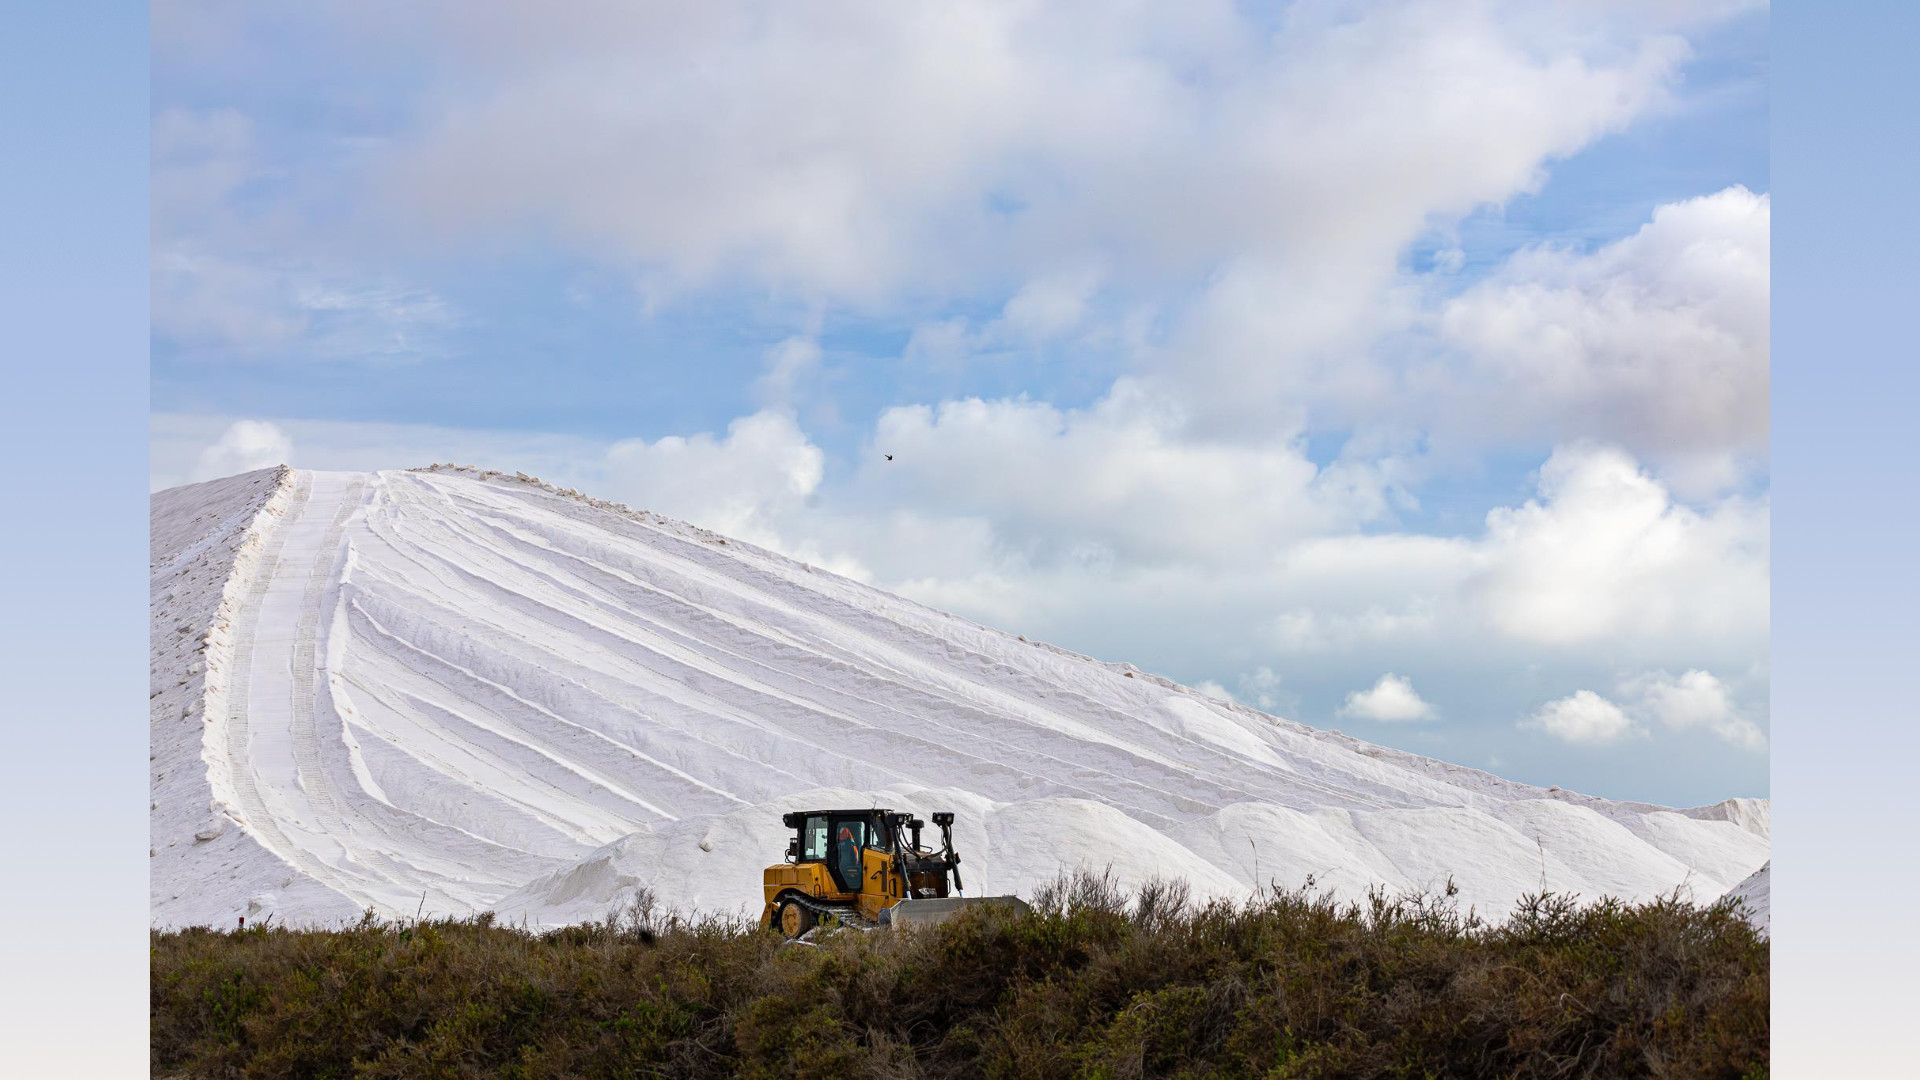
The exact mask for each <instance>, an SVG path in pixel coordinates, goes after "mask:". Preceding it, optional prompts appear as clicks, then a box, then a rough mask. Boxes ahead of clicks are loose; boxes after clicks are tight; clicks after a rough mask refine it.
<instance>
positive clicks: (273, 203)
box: [152, 2, 1769, 803]
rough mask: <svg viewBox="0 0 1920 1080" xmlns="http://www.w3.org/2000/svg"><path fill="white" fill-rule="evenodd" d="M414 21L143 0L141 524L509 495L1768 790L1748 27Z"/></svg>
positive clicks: (1612, 789) (1099, 645)
mask: <svg viewBox="0 0 1920 1080" xmlns="http://www.w3.org/2000/svg"><path fill="white" fill-rule="evenodd" d="M455 11H456V9H455V8H453V7H444V8H435V7H432V6H428V7H426V8H421V9H414V10H411V11H409V12H408V13H405V14H393V13H389V12H385V11H382V10H380V9H378V8H376V7H371V6H358V5H347V6H344V7H327V8H325V9H314V10H296V9H273V10H268V11H261V10H249V11H245V12H238V11H235V10H232V9H229V8H227V7H224V6H222V5H208V4H195V3H187V4H180V5H169V6H166V7H164V8H163V9H156V15H155V47H154V70H153V100H152V109H153V117H154V166H153V167H154V192H155V195H154V205H153V235H154V336H153V367H152V371H153V389H152V396H153V410H154V422H153V483H154V484H155V485H156V486H166V485H169V484H173V483H181V482H187V481H190V480H195V479H203V478H207V477H209V476H211V475H219V474H221V473H223V472H231V471H237V470H238V469H240V468H245V467H253V466H256V465H258V464H261V463H265V462H267V461H270V460H272V461H277V460H280V459H282V458H287V459H291V460H292V461H293V463H294V464H297V465H301V466H307V467H318V468H328V467H339V468H370V467H406V466H409V465H414V464H421V463H425V462H427V461H431V460H447V459H455V458H457V459H459V460H463V461H467V460H477V461H479V462H481V463H483V464H488V465H494V466H497V467H503V468H518V469H525V470H526V471H529V472H534V473H538V474H540V475H543V476H546V477H547V478H549V479H555V480H563V481H566V482H571V483H575V484H578V485H579V486H582V487H583V488H586V489H587V490H590V491H595V492H597V493H601V494H605V495H608V496H610V497H615V498H621V499H624V500H625V501H628V502H631V503H634V504H637V505H645V506H649V507H651V508H654V509H657V510H660V511H663V512H667V513H672V514H676V515H678V516H683V517H687V518H689V519H691V520H695V521H697V522H700V523H702V524H706V525H708V526H710V527H713V528H717V529H721V530H722V531H728V532H733V533H735V534H738V535H741V536H743V537H744V538H747V539H751V540H755V541H757V542H761V543H766V544H769V545H772V546H776V547H779V548H781V549H783V550H786V551H788V552H790V553H793V554H796V555H798V556H800V557H803V558H808V559H810V560H812V561H816V562H819V563H822V564H823V565H826V566H829V567H831V568H834V569H838V570H841V571H843V572H848V573H853V574H856V575H857V576H860V577H862V578H864V579H866V580H869V581H872V582H874V583H875V584H878V585H881V586H883V587H887V588H891V589H895V590H898V591H902V592H905V593H907V594H909V595H913V596H916V597H918V598H920V599H923V600H926V601H927V602H929V603H934V604H936V605H939V606H943V607H948V608H951V609H954V610H958V611H960V612H962V613H964V614H967V615H970V616H973V617H976V618H979V619H981V620H983V621H986V622H988V623H991V624H994V625H998V626H1002V627H1004V628H1006V629H1009V630H1013V631H1016V632H1021V633H1025V634H1027V635H1028V636H1030V637H1038V638H1043V639H1047V640H1052V641H1056V642H1058V643H1060V644H1062V645H1066V646H1069V647H1072V648H1076V649H1080V650H1083V651H1087V652H1091V653H1094V654H1096V655H1099V656H1102V657H1105V658H1110V659H1126V660H1131V661H1133V662H1134V663H1136V664H1138V665H1140V666H1142V667H1145V668H1148V669H1150V670H1156V671H1161V672H1164V673H1166V674H1168V675H1170V676H1172V677H1175V678H1178V679H1181V680H1182V681H1187V682H1191V683H1195V684H1202V683H1205V684H1209V685H1211V686H1212V687H1213V688H1214V689H1215V690H1216V691H1217V692H1220V693H1223V694H1229V695H1232V696H1234V697H1236V698H1238V699H1240V700H1242V701H1246V702H1248V703H1250V704H1256V705H1259V706H1260V707H1263V708H1269V709H1272V710H1274V711H1276V712H1280V713H1283V714H1285V715H1289V716H1292V717H1294V718H1296V719H1300V720H1303V721H1305V722H1308V723H1314V724H1318V725H1323V726H1336V727H1340V728H1342V729H1343V730H1348V731H1350V732H1352V733H1354V734H1357V735H1360V736H1362V737H1364V738H1368V739H1372V740H1375V741H1379V742H1385V743H1390V744H1393V745H1399V746H1405V747H1407V748H1409V749H1413V750H1417V751H1421V752H1425V753H1432V754H1435V755H1437V756H1441V757H1446V758H1449V759H1451V760H1456V761H1461V762H1463V763H1466V764H1471V765H1478V766H1483V767H1488V768H1492V769H1494V770H1495V771H1498V772H1502V773H1504V774H1507V775H1511V776H1516V777H1518V778H1522V779H1527V780H1532V781H1536V782H1541V783H1558V784H1562V785H1564V786H1570V787H1577V788H1582V789H1585V790H1592V791H1595V792H1598V793H1602V794H1607V795H1612V796H1616V797H1634V798H1647V799H1653V800H1657V801H1663V802H1673V803H1695V802H1705V801H1712V800H1715V799H1719V798H1724V797H1727V796H1729V795H1736V794H1749V795H1762V794H1765V793H1766V791H1767V775H1768V773H1767V749H1766V747H1767V739H1766V731H1767V728H1768V714H1767V696H1768V695H1767V691H1768V675H1767V666H1768V644H1767V643H1768V618H1767V611H1768V596H1767V580H1768V554H1767V534H1768V530H1769V523H1768V512H1769V511H1768V498H1767V495H1768V488H1769V479H1768V478H1769V465H1768V452H1767V445H1768V435H1767V386H1768V362H1769V361H1768V352H1767V344H1766V339H1767V324H1766V318H1767V316H1766V309H1767V299H1768V298H1767V275H1766V261H1767V243H1768V228H1769V225H1768V220H1769V208H1768V201H1767V198H1766V195H1767V192H1768V191H1769V175H1768V143H1767V122H1768V100H1767V85H1768V74H1767V61H1768V13H1767V11H1766V10H1765V9H1764V8H1762V7H1754V6H1748V5H1740V4H1732V5H1729V4H1721V3H1711V4H1699V5H1688V4H1676V5H1658V6H1652V7H1650V8H1648V9H1647V10H1644V11H1640V10H1635V9H1633V8H1631V7H1619V6H1607V7H1602V8H1597V9H1595V10H1592V11H1588V10H1586V9H1583V8H1580V7H1579V6H1577V5H1576V6H1573V7H1570V8H1568V9H1565V10H1556V12H1555V13H1554V14H1552V15H1547V14H1542V13H1539V12H1534V11H1532V10H1531V6H1530V5H1502V4H1497V3H1478V2H1476V3H1464V2H1463V3H1451V2H1433V3H1397V2H1381V3H1372V4H1365V5H1360V6H1358V7H1352V6H1346V7H1338V8H1336V7H1334V6H1330V5H1322V4H1315V3H1301V4H1294V5H1283V6H1275V7H1259V8H1254V7H1245V8H1241V7H1235V6H1233V5H1218V6H1214V5H1193V6H1191V7H1188V8H1186V9H1185V10H1183V11H1181V12H1179V13H1178V14H1177V15H1175V14H1173V13H1171V12H1162V11H1156V10H1155V9H1154V8H1152V7H1150V6H1138V7H1135V6H1127V5H1121V6H1119V7H1087V8H1078V7H1075V6H1074V5H1064V6H1061V7H1058V8H1054V9H1050V10H1048V11H1047V12H1044V13H1036V12H1035V11H1033V10H1030V9H1027V8H1025V7H1022V6H1021V5H1012V4H1009V5H999V4H985V5H980V6H979V7H977V8H975V9H970V10H968V11H964V12H959V11H953V10H948V9H941V8H938V7H932V8H923V7H920V6H917V5H911V4H909V5H892V6H888V7H886V8H884V9H880V8H864V9H863V8H857V7H856V8H847V9H842V8H838V7H835V6H831V5H829V6H823V7H820V8H817V9H811V10H810V11H809V12H808V13H796V12H794V11H792V10H790V9H782V8H780V7H778V6H765V5H757V4H737V5H735V4H718V5H712V6H711V7H707V8H704V9H703V10H702V11H701V12H700V13H698V14H690V13H685V12H682V13H660V12H642V11H627V10H623V9H620V8H609V9H600V8H583V9H580V10H578V11H576V12H573V13H571V14H569V15H568V16H567V17H565V18H550V19H544V20H532V19H530V17H529V16H527V15H526V14H525V13H524V12H523V11H521V9H518V8H517V7H515V6H513V5H500V6H495V5H488V4H481V5H467V6H461V7H460V8H459V9H458V17H456V14H455ZM887 452H891V453H895V454H896V461H895V462H893V463H885V462H884V459H883V458H880V457H879V455H880V454H882V453H887Z"/></svg>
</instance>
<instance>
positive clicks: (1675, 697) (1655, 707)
mask: <svg viewBox="0 0 1920 1080" xmlns="http://www.w3.org/2000/svg"><path fill="white" fill-rule="evenodd" d="M1621 689H1622V691H1623V692H1625V693H1629V694H1633V695H1636V696H1637V697H1638V698H1639V702H1640V708H1641V709H1643V710H1645V711H1646V712H1647V713H1648V714H1649V715H1651V716H1652V717H1653V718H1654V719H1656V720H1658V721H1659V722H1660V723H1662V724H1665V725H1667V726H1668V727H1670V728H1674V729H1679V730H1686V729H1692V728H1705V729H1707V730H1709V731H1711V732H1713V733H1714V734H1715V735H1718V736H1719V737H1720V738H1722V739H1725V740H1726V741H1727V742H1730V743H1732V744H1733V745H1735V746H1738V747H1741V748H1743V749H1748V750H1759V749H1762V748H1764V747H1765V746H1766V744H1767V738H1766V736H1765V735H1763V734H1761V732H1760V728H1759V727H1758V726H1757V725H1755V724H1754V723H1753V721H1751V720H1749V719H1747V718H1746V717H1745V716H1743V715H1741V713H1740V710H1739V709H1738V708H1737V707H1736V706H1735V704H1734V700H1733V692H1732V690H1731V689H1730V688H1729V687H1728V686H1727V684H1726V683H1724V682H1721V681H1720V680H1719V679H1717V678H1715V677H1714V676H1713V675H1712V673H1710V672H1706V671H1699V670H1694V671H1688V672H1685V673H1683V674H1681V675H1680V676H1679V677H1678V678H1675V677H1674V676H1672V675H1669V674H1667V673H1666V672H1650V673H1648V674H1645V675H1641V676H1639V677H1637V678H1634V679H1629V680H1627V681H1626V682H1625V683H1623V684H1622V687H1621Z"/></svg>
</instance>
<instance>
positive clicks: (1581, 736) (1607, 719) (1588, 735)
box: [1520, 690, 1645, 746]
mask: <svg viewBox="0 0 1920 1080" xmlns="http://www.w3.org/2000/svg"><path fill="white" fill-rule="evenodd" d="M1520 726H1521V727H1527V728H1536V729H1538V730H1541V731H1544V732H1546V733H1547V734H1549V735H1552V736H1553V737H1554V738H1556V739H1560V740H1563V741H1565V742H1570V743H1577V744H1580V745H1584V746H1602V745H1606V744H1608V743H1616V742H1619V741H1620V740H1622V739H1625V738H1628V737H1630V736H1638V735H1643V734H1645V732H1644V730H1643V729H1642V728H1641V727H1640V726H1639V725H1638V724H1636V723H1635V722H1634V721H1633V719H1632V718H1631V717H1629V716H1628V715H1627V714H1626V711H1625V710H1623V709H1621V708H1620V706H1618V705H1615V704H1614V703H1613V702H1611V701H1608V700H1607V699H1606V698H1603V697H1601V696H1600V695H1599V694H1596V693H1594V692H1593V691H1591V690H1579V691H1576V692H1574V694H1573V695H1572V696H1570V697H1563V698H1560V699H1558V700H1556V701H1549V702H1547V703H1546V704H1545V705H1542V706H1540V709H1539V711H1538V712H1536V713H1534V714H1533V715H1532V716H1530V717H1528V718H1527V719H1525V720H1522V721H1521V722H1520Z"/></svg>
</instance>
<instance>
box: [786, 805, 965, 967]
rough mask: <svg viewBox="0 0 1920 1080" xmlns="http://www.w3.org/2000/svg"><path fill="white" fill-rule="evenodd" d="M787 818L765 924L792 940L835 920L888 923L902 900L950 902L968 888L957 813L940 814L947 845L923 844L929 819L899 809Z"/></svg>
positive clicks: (810, 812) (812, 812)
mask: <svg viewBox="0 0 1920 1080" xmlns="http://www.w3.org/2000/svg"><path fill="white" fill-rule="evenodd" d="M781 820H782V822H783V823H784V824H785V825H786V826H787V828H789V829H792V830H793V835H792V836H791V837H790V838H789V839H788V841H787V858H786V861H785V862H784V863H778V864H775V865H773V866H769V867H767V869H766V873H765V878H764V882H763V884H764V891H765V900H766V906H765V908H764V909H763V910H762V913H761V918H760V924H761V926H763V927H776V928H778V929H779V930H780V931H781V932H782V933H783V934H785V935H786V936H788V937H798V936H800V935H801V934H803V933H805V932H806V931H807V930H809V929H811V928H812V927H813V926H814V925H815V924H816V923H817V922H818V921H819V920H820V919H823V918H828V917H832V918H836V919H838V920H839V921H840V922H842V923H844V924H848V925H853V926H873V925H877V924H881V923H885V922H887V921H888V920H887V919H886V918H885V916H884V913H886V912H888V911H889V910H890V909H892V908H894V907H896V906H897V905H899V904H900V903H901V902H902V901H922V900H927V901H931V900H943V899H947V898H949V897H953V896H955V894H957V893H958V892H959V890H960V888H961V885H960V856H959V855H958V854H957V853H955V851H954V850H953V815H952V814H949V813H940V814H934V815H933V821H934V824H935V825H936V826H937V827H938V828H939V830H940V846H939V847H932V846H930V845H928V844H926V843H923V841H922V839H921V837H922V830H923V829H925V827H926V822H924V821H922V820H921V819H919V818H917V817H914V816H913V815H911V814H905V813H897V812H895V811H892V810H882V809H866V810H799V811H794V812H792V813H789V814H786V815H784V816H783V817H782V819H781ZM955 902H956V903H957V902H958V901H955Z"/></svg>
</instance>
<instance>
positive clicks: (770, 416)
mask: <svg viewBox="0 0 1920 1080" xmlns="http://www.w3.org/2000/svg"><path fill="white" fill-rule="evenodd" d="M825 461H826V456H825V455H824V454H823V453H822V452H821V450H820V448H819V447H817V446H815V445H813V443H812V441H811V440H809V439H808V438H807V436H806V433H805V432H802V431H801V430H800V426H799V425H798V424H797V423H795V422H794V419H793V416H792V415H791V414H789V413H786V412H783V411H777V410H768V411H763V412H758V413H754V414H753V415H751V416H743V417H741V418H739V419H737V420H735V421H733V422H732V423H731V424H728V425H727V433H726V435H725V436H724V437H723V438H715V437H713V436H712V435H708V434H699V435H693V436H686V437H683V436H679V435H669V436H666V437H664V438H661V439H657V440H655V441H653V442H648V441H646V440H645V439H626V440H622V441H620V442H617V443H614V444H613V445H612V446H610V447H608V448H607V451H606V461H605V470H606V484H607V488H608V491H609V492H610V494H611V497H613V498H616V499H619V500H622V501H625V502H628V503H631V504H632V505H634V506H642V507H645V508H647V509H649V510H653V511H655V512H657V513H662V514H666V515H669V516H671V517H678V518H684V519H685V520H687V521H691V522H694V523H695V524H698V525H701V526H703V527H705V528H709V529H713V530H714V531H716V532H721V533H725V534H727V535H730V536H734V537H737V538H739V539H742V540H747V541H751V542H753V543H759V544H765V545H768V546H772V547H783V546H785V545H783V543H782V538H781V535H780V532H779V527H780V524H781V522H782V520H783V519H785V518H787V517H789V516H790V515H792V514H793V513H794V512H795V511H796V510H797V509H799V508H800V507H802V506H804V504H805V502H806V500H807V497H808V496H810V495H812V494H813V492H814V489H815V488H817V487H819V486H820V479H821V476H822V474H823V471H824V468H825Z"/></svg>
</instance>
